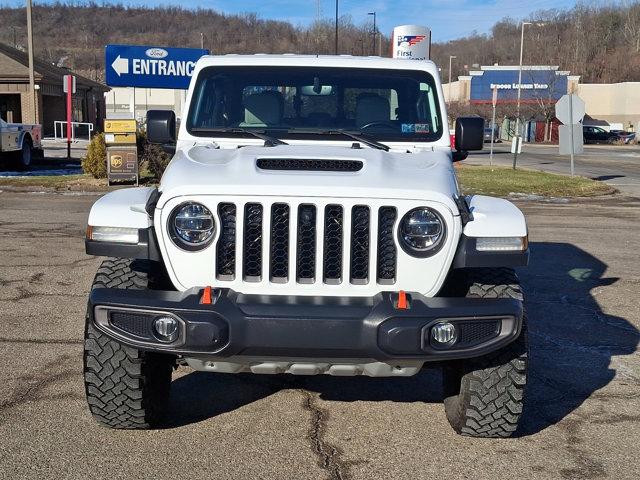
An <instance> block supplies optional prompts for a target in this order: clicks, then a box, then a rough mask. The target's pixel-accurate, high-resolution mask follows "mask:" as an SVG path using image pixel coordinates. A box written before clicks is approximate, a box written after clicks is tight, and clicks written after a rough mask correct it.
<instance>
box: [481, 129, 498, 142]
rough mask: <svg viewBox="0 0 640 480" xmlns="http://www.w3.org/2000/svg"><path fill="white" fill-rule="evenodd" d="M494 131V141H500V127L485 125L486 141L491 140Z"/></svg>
mask: <svg viewBox="0 0 640 480" xmlns="http://www.w3.org/2000/svg"><path fill="white" fill-rule="evenodd" d="M492 133H493V141H494V143H496V142H499V141H500V131H499V129H498V128H491V127H485V129H484V141H485V143H490V142H491V136H492V135H491V134H492Z"/></svg>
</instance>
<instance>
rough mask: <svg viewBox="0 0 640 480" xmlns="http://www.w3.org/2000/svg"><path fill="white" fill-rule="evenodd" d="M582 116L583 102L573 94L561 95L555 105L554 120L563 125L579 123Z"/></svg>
mask: <svg viewBox="0 0 640 480" xmlns="http://www.w3.org/2000/svg"><path fill="white" fill-rule="evenodd" d="M584 114H585V106H584V101H583V100H582V99H581V98H580V97H579V96H577V95H575V94H573V93H570V94H567V95H563V96H562V97H561V98H560V100H558V102H557V103H556V118H557V119H558V120H560V121H561V122H562V123H564V124H565V125H571V124H574V123H579V122H580V121H581V120H582V118H583V117H584Z"/></svg>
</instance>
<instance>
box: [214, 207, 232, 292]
mask: <svg viewBox="0 0 640 480" xmlns="http://www.w3.org/2000/svg"><path fill="white" fill-rule="evenodd" d="M218 217H219V218H220V237H219V238H218V245H217V246H216V278H217V279H218V280H233V279H235V278H236V206H235V205H234V204H233V203H220V204H219V205H218Z"/></svg>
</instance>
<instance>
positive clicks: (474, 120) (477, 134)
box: [455, 117, 484, 152]
mask: <svg viewBox="0 0 640 480" xmlns="http://www.w3.org/2000/svg"><path fill="white" fill-rule="evenodd" d="M455 146H456V150H457V151H459V152H468V151H471V150H482V147H483V146H484V118H482V117H460V118H458V119H456V142H455Z"/></svg>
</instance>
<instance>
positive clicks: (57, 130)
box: [53, 120, 93, 142]
mask: <svg viewBox="0 0 640 480" xmlns="http://www.w3.org/2000/svg"><path fill="white" fill-rule="evenodd" d="M92 133H93V123H88V122H71V141H72V142H76V141H78V140H91V134H92ZM53 136H54V138H55V139H56V140H66V139H67V122H65V121H61V120H56V121H54V122H53Z"/></svg>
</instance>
